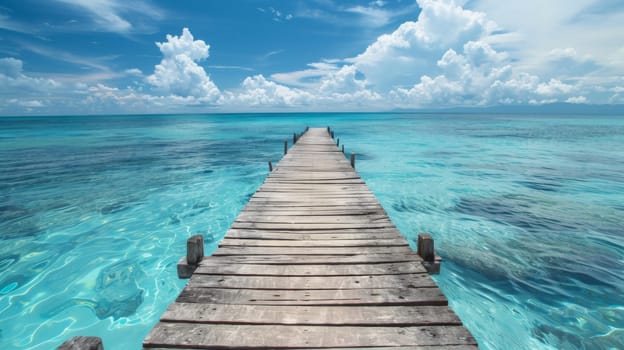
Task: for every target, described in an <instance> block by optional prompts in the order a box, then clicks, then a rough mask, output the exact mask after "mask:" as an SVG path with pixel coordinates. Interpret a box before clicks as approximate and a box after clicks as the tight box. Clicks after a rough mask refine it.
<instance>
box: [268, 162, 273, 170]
mask: <svg viewBox="0 0 624 350" xmlns="http://www.w3.org/2000/svg"><path fill="white" fill-rule="evenodd" d="M272 171H273V163H271V161H269V172H272Z"/></svg>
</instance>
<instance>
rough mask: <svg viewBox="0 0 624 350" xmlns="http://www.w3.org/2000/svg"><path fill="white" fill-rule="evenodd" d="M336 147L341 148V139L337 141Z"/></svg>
mask: <svg viewBox="0 0 624 350" xmlns="http://www.w3.org/2000/svg"><path fill="white" fill-rule="evenodd" d="M336 147H340V139H339V138H338V139H336Z"/></svg>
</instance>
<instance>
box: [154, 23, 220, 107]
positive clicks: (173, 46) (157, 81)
mask: <svg viewBox="0 0 624 350" xmlns="http://www.w3.org/2000/svg"><path fill="white" fill-rule="evenodd" d="M156 45H157V46H158V48H159V49H160V52H161V53H162V54H163V58H162V60H161V61H160V63H159V64H158V65H156V66H155V67H154V73H153V74H152V75H150V76H148V77H147V81H148V82H149V83H150V84H152V85H153V86H154V87H155V89H156V91H157V92H160V93H162V94H165V95H176V96H181V97H193V98H195V99H198V100H200V101H203V102H215V101H217V100H218V99H219V97H220V96H221V92H220V91H219V89H218V88H217V86H216V85H215V84H214V83H213V82H212V80H211V79H210V77H209V76H208V74H207V73H206V71H205V70H204V68H203V67H201V66H200V65H198V62H200V61H202V60H204V59H206V58H208V56H209V53H208V50H209V49H210V46H209V45H208V44H206V43H205V42H204V41H203V40H195V39H194V38H193V34H191V31H190V30H189V29H188V28H184V29H183V30H182V35H180V36H175V35H170V34H167V41H166V42H162V43H161V42H158V43H156Z"/></svg>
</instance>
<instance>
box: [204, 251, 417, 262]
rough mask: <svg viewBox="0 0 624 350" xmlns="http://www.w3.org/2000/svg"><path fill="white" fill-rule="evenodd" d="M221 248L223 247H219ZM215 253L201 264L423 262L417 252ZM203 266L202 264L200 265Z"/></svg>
mask: <svg viewBox="0 0 624 350" xmlns="http://www.w3.org/2000/svg"><path fill="white" fill-rule="evenodd" d="M219 250H221V249H219ZM219 250H217V251H219ZM329 254H330V252H325V254H324V255H287V254H281V255H222V256H221V255H213V256H210V257H208V258H205V259H204V260H203V261H202V263H201V264H203V263H204V262H207V261H214V262H215V263H222V264H236V263H240V264H243V263H248V264H274V265H284V264H290V265H310V264H312V265H317V264H331V265H341V264H380V263H395V262H408V261H414V262H418V263H421V262H422V258H421V257H420V256H418V255H417V254H414V253H410V254H358V255H329ZM200 266H201V265H200Z"/></svg>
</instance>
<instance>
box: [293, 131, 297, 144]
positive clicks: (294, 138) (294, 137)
mask: <svg viewBox="0 0 624 350" xmlns="http://www.w3.org/2000/svg"><path fill="white" fill-rule="evenodd" d="M295 143H297V133H296V132H295V133H293V145H294V144H295Z"/></svg>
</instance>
